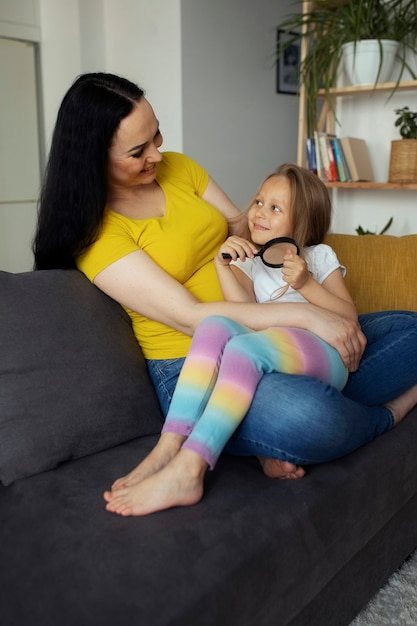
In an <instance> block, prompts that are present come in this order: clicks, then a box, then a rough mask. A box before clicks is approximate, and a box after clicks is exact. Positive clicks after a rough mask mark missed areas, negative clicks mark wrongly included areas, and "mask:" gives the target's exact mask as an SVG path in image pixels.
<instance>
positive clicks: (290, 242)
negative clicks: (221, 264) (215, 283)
mask: <svg viewBox="0 0 417 626" xmlns="http://www.w3.org/2000/svg"><path fill="white" fill-rule="evenodd" d="M288 250H291V252H292V253H293V254H300V248H299V247H298V244H297V242H296V241H294V239H291V237H275V238H274V239H271V240H270V241H267V242H266V244H264V245H263V246H262V248H260V249H259V250H258V252H257V253H256V254H255V256H260V257H261V260H262V263H263V264H264V265H267V266H268V267H282V266H283V265H284V255H285V254H286V252H287V251H288ZM222 257H223V258H224V259H231V258H232V256H231V255H230V254H228V253H227V252H224V253H222Z"/></svg>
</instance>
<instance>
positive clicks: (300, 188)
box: [264, 163, 332, 251]
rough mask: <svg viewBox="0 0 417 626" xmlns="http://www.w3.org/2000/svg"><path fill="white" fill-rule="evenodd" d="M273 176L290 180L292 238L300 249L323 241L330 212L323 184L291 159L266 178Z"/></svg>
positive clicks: (330, 207)
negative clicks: (291, 161)
mask: <svg viewBox="0 0 417 626" xmlns="http://www.w3.org/2000/svg"><path fill="white" fill-rule="evenodd" d="M275 176H276V177H278V178H286V179H287V180H288V182H289V184H290V189H291V206H290V219H291V224H292V230H293V239H295V241H296V242H297V243H298V245H299V247H300V250H301V251H302V250H303V248H304V247H305V246H314V245H316V244H318V243H322V242H323V240H324V237H325V235H326V233H327V232H328V230H329V228H330V221H331V214H332V205H331V201H330V195H329V192H328V190H327V187H326V185H325V184H324V183H323V181H321V180H320V178H319V177H318V176H316V174H313V172H310V171H309V170H307V169H306V168H304V167H300V166H299V165H295V164H294V163H283V164H282V165H280V166H279V167H278V169H277V170H275V172H274V173H273V174H270V175H269V176H267V178H266V179H265V180H268V179H269V178H272V177H275ZM264 182H265V181H264Z"/></svg>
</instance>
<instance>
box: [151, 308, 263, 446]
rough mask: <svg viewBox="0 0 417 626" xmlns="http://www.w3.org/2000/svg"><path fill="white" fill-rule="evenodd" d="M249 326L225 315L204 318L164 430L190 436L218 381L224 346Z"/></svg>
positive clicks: (182, 371)
mask: <svg viewBox="0 0 417 626" xmlns="http://www.w3.org/2000/svg"><path fill="white" fill-rule="evenodd" d="M250 332H252V331H250V330H249V329H248V328H246V327H245V326H242V325H241V324H238V323H237V322H234V321H233V320H231V319H229V318H227V317H222V316H214V315H213V316H210V317H207V318H206V319H205V320H203V321H202V322H201V323H200V324H199V326H198V328H197V330H196V332H195V334H194V337H193V341H192V343H191V347H190V350H189V352H188V354H187V358H186V359H185V361H184V365H183V367H182V370H181V373H180V375H179V378H178V382H177V385H176V387H175V391H174V394H173V396H172V400H171V403H170V405H169V409H168V412H167V416H166V419H165V423H164V426H163V429H162V432H163V433H166V432H171V433H176V434H181V435H185V436H188V435H189V434H190V433H191V432H192V430H193V428H194V426H195V424H196V423H197V422H198V421H199V419H200V417H201V415H202V413H203V412H204V410H205V408H206V405H207V402H208V400H209V398H210V396H211V393H212V391H213V388H214V386H215V384H216V381H217V376H218V372H219V367H220V364H221V361H222V358H223V353H224V350H225V346H226V345H227V343H228V342H229V341H230V339H231V338H232V337H235V336H237V335H239V334H243V333H250Z"/></svg>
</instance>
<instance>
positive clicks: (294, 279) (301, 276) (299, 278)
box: [282, 250, 311, 290]
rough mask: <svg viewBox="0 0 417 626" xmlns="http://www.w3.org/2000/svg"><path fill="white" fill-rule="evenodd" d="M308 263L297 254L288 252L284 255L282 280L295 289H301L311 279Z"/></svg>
mask: <svg viewBox="0 0 417 626" xmlns="http://www.w3.org/2000/svg"><path fill="white" fill-rule="evenodd" d="M310 276H311V275H310V272H309V271H308V268H307V263H306V262H305V261H304V259H303V258H301V257H300V256H298V255H297V254H293V253H292V252H291V251H290V250H288V251H287V252H286V253H285V255H284V266H283V268H282V278H283V279H284V280H285V282H286V283H288V284H289V286H290V287H292V288H293V289H297V290H298V289H301V288H302V287H304V285H305V284H306V282H307V281H308V279H309V278H310Z"/></svg>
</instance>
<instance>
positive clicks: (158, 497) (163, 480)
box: [104, 449, 208, 516]
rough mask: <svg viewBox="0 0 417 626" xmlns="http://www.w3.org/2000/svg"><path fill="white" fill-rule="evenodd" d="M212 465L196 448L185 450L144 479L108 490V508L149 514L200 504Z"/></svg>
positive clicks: (106, 493)
mask: <svg viewBox="0 0 417 626" xmlns="http://www.w3.org/2000/svg"><path fill="white" fill-rule="evenodd" d="M207 467H208V464H207V463H206V461H204V459H202V458H201V457H200V456H199V455H198V454H196V453H195V452H194V451H192V450H186V449H185V450H181V451H180V452H179V453H178V454H177V455H176V456H175V457H174V458H173V459H172V461H171V462H170V463H168V465H166V466H165V467H163V468H162V469H161V470H160V471H159V472H156V474H152V475H151V476H148V478H145V479H144V480H142V481H141V482H139V483H137V484H135V485H131V486H130V487H126V488H124V489H117V490H113V491H106V492H105V493H104V499H105V500H106V502H107V504H106V509H107V510H108V511H111V512H112V513H118V514H119V515H123V516H129V515H148V514H149V513H154V512H156V511H162V510H164V509H169V508H171V507H174V506H189V505H192V504H197V502H199V501H200V500H201V498H202V497H203V481H204V475H205V473H206V470H207Z"/></svg>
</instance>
